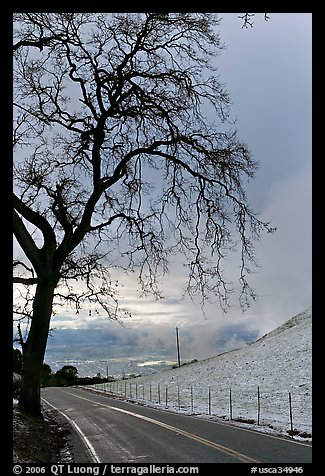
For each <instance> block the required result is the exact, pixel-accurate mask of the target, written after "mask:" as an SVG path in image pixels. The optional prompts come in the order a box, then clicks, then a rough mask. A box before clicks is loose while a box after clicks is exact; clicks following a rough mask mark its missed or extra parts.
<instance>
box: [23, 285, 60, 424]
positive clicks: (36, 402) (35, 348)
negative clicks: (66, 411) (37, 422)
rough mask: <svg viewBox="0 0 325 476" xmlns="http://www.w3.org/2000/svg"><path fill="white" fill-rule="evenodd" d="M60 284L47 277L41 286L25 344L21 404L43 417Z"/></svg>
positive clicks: (32, 412) (38, 287)
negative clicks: (55, 297) (47, 352)
mask: <svg viewBox="0 0 325 476" xmlns="http://www.w3.org/2000/svg"><path fill="white" fill-rule="evenodd" d="M56 284H57V283H56V282H55V283H54V282H53V280H43V281H41V282H40V283H39V284H38V285H37V288H36V293H35V298H34V303H33V317H32V319H31V326H30V330H29V334H28V338H27V341H26V342H25V344H24V345H23V378H22V387H21V393H20V398H19V403H20V404H21V405H22V407H23V408H24V410H25V411H27V412H29V413H31V414H33V415H35V416H42V412H41V396H40V388H41V375H42V367H43V361H44V355H45V350H46V344H47V338H48V334H49V329H50V321H51V315H52V304H53V295H54V290H55V287H56Z"/></svg>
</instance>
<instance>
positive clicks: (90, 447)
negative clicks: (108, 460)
mask: <svg viewBox="0 0 325 476" xmlns="http://www.w3.org/2000/svg"><path fill="white" fill-rule="evenodd" d="M41 398H42V400H44V402H45V403H47V405H49V406H50V407H52V408H53V409H54V410H56V411H57V412H59V413H60V414H61V415H62V416H64V417H65V418H66V419H67V420H68V422H69V423H70V425H72V426H73V427H74V429H75V430H76V431H77V433H78V434H79V436H80V437H81V439H82V440H83V441H84V443H85V445H86V447H87V449H88V451H89V453H90V456H91V458H92V460H93V461H94V463H101V461H100V459H99V457H98V454H97V453H96V451H95V448H94V447H93V445H92V444H91V443H90V441H89V439H88V438H87V436H86V435H85V434H84V433H83V432H82V431H81V429H80V428H79V426H78V425H77V423H75V422H74V421H73V420H71V418H69V417H68V416H67V415H66V414H65V413H63V412H61V410H59V409H58V408H56V407H55V406H54V405H52V403H50V402H48V401H47V400H46V399H45V398H43V397H41Z"/></svg>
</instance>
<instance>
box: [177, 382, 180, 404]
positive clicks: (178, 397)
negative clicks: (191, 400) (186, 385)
mask: <svg viewBox="0 0 325 476" xmlns="http://www.w3.org/2000/svg"><path fill="white" fill-rule="evenodd" d="M177 400H178V409H179V410H180V409H181V399H180V394H179V385H177Z"/></svg>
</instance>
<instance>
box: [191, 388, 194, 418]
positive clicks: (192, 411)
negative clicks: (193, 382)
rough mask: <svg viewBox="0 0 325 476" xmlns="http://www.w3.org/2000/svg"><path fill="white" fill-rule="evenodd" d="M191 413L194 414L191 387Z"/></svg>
mask: <svg viewBox="0 0 325 476" xmlns="http://www.w3.org/2000/svg"><path fill="white" fill-rule="evenodd" d="M191 413H194V401H193V387H191Z"/></svg>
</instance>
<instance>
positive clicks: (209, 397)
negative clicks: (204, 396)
mask: <svg viewBox="0 0 325 476" xmlns="http://www.w3.org/2000/svg"><path fill="white" fill-rule="evenodd" d="M208 409H209V415H211V387H210V386H209V391H208Z"/></svg>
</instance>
